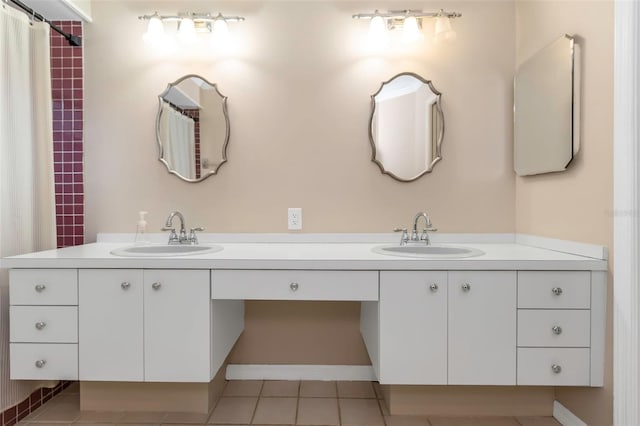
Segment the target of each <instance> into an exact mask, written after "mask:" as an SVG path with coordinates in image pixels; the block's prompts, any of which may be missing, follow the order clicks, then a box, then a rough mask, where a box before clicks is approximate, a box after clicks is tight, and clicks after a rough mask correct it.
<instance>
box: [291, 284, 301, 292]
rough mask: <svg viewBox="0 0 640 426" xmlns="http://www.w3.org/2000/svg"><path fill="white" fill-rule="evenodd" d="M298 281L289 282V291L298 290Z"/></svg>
mask: <svg viewBox="0 0 640 426" xmlns="http://www.w3.org/2000/svg"><path fill="white" fill-rule="evenodd" d="M298 287H299V285H298V283H291V284H289V288H290V289H291V291H298Z"/></svg>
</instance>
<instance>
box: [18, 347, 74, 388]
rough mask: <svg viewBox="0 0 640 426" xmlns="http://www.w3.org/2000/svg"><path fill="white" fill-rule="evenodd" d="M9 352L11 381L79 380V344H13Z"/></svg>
mask: <svg viewBox="0 0 640 426" xmlns="http://www.w3.org/2000/svg"><path fill="white" fill-rule="evenodd" d="M9 351H10V355H9V356H10V362H11V380H78V345H77V344H63V343H60V344H53V343H52V344H47V343H11V344H10V345H9ZM36 364H38V365H40V367H38V365H36Z"/></svg>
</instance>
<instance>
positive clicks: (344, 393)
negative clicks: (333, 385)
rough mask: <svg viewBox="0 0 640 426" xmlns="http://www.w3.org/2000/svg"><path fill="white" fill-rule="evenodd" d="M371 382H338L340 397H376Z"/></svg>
mask: <svg viewBox="0 0 640 426" xmlns="http://www.w3.org/2000/svg"><path fill="white" fill-rule="evenodd" d="M375 397H376V393H375V392H374V391H373V385H372V384H371V382H342V381H340V382H338V398H375Z"/></svg>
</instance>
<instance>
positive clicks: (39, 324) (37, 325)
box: [36, 321, 47, 330]
mask: <svg viewBox="0 0 640 426" xmlns="http://www.w3.org/2000/svg"><path fill="white" fill-rule="evenodd" d="M46 326H47V323H46V322H44V321H38V322H37V323H36V328H37V329H38V330H42V329H43V328H45V327H46Z"/></svg>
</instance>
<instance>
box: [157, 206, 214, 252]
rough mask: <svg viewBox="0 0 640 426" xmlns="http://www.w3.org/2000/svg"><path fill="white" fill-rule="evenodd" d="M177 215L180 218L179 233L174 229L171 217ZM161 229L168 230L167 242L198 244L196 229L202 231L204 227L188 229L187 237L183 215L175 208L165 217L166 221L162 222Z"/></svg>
mask: <svg viewBox="0 0 640 426" xmlns="http://www.w3.org/2000/svg"><path fill="white" fill-rule="evenodd" d="M176 216H178V219H180V234H176V230H175V228H174V227H173V218H174V217H176ZM162 230H163V231H170V233H169V244H198V237H197V236H196V231H204V228H201V227H197V228H191V229H190V230H189V236H188V237H187V232H186V230H185V228H184V216H183V215H182V213H180V212H179V211H177V210H174V211H172V212H171V213H169V217H168V218H167V223H165V224H164V227H163V228H162Z"/></svg>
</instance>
